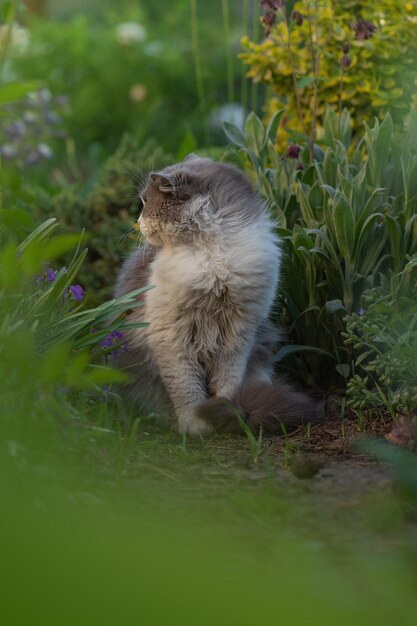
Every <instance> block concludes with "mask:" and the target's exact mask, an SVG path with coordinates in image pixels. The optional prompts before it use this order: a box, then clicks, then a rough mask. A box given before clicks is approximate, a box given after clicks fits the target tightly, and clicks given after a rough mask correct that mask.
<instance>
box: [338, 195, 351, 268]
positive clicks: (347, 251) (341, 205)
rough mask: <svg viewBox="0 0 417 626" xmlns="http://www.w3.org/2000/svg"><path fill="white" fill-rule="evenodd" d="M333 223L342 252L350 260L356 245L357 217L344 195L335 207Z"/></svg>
mask: <svg viewBox="0 0 417 626" xmlns="http://www.w3.org/2000/svg"><path fill="white" fill-rule="evenodd" d="M333 224H334V229H335V233H336V239H337V245H338V246H339V250H340V253H341V255H342V256H343V258H344V259H345V260H346V261H347V262H350V260H351V258H352V253H353V248H354V245H355V218H354V216H353V211H352V209H351V207H350V206H349V204H348V202H347V201H346V199H345V198H344V196H339V198H338V200H337V201H336V203H335V205H334V207H333Z"/></svg>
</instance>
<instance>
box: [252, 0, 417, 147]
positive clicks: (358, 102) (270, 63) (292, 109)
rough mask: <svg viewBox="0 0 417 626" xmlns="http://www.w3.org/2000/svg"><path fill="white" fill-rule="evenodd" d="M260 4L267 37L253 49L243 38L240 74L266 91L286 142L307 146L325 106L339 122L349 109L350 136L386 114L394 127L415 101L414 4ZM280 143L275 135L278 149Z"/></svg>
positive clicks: (357, 0) (307, 0)
mask: <svg viewBox="0 0 417 626" xmlns="http://www.w3.org/2000/svg"><path fill="white" fill-rule="evenodd" d="M261 4H262V6H263V7H264V17H263V24H264V27H265V30H266V34H267V36H266V38H265V39H264V40H263V41H262V42H261V43H257V42H255V41H252V40H251V39H249V37H244V38H243V40H242V43H243V47H244V52H243V53H242V54H241V55H240V56H241V59H242V60H243V62H244V63H245V64H246V65H248V66H249V72H248V76H249V77H251V78H252V79H253V80H254V81H256V82H258V83H259V82H262V83H265V84H266V85H268V87H270V88H271V92H272V94H273V95H272V97H271V98H270V100H269V103H268V106H267V109H268V112H269V115H271V114H272V113H273V112H274V111H275V110H277V109H281V108H282V107H285V109H286V112H285V118H284V126H283V128H285V130H286V131H287V133H290V138H291V136H292V137H293V138H294V137H295V138H298V139H299V138H300V133H301V134H302V135H304V137H305V138H307V137H310V136H311V141H312V142H314V140H315V130H316V126H317V127H319V130H320V129H322V127H323V118H324V114H325V110H326V106H331V107H332V108H333V110H334V111H335V112H338V113H339V116H340V115H341V112H342V109H343V107H344V106H349V110H350V113H351V115H352V118H353V120H354V122H355V124H354V131H355V132H358V131H359V130H360V125H361V123H362V121H363V120H366V121H367V122H368V123H369V122H371V121H372V119H373V117H374V116H377V117H384V116H385V115H386V114H387V113H388V112H390V113H391V116H392V118H393V121H394V123H395V124H396V125H397V126H398V127H401V126H402V121H403V117H404V115H405V113H406V111H407V109H408V108H409V107H410V105H412V104H413V105H414V103H415V93H414V92H415V90H414V84H415V80H416V78H417V71H416V68H415V63H414V59H415V56H416V53H417V48H416V39H415V26H416V22H417V7H416V4H415V3H414V2H402V1H401V0H382V2H379V3H378V7H377V8H376V9H375V7H374V6H372V5H371V4H370V3H369V2H365V1H363V0H347V1H345V2H343V3H341V2H333V1H332V0H325V1H324V2H322V1H321V2H318V1H316V0H303V1H299V2H294V1H293V0H284V1H283V2H274V1H269V0H266V1H265V2H262V3H261ZM295 131H296V132H295ZM297 133H298V134H297ZM287 138H288V135H287V134H286V133H285V132H284V130H282V131H281V133H280V135H279V141H280V144H281V145H282V144H285V143H286V141H287ZM311 156H312V155H311Z"/></svg>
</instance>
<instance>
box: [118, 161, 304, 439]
mask: <svg viewBox="0 0 417 626" xmlns="http://www.w3.org/2000/svg"><path fill="white" fill-rule="evenodd" d="M141 198H142V201H143V211H142V213H141V215H140V217H139V220H138V221H139V225H140V230H141V232H142V233H143V235H144V236H145V238H146V240H147V243H146V244H145V245H144V246H140V247H139V249H137V250H136V251H135V252H134V253H133V254H132V255H131V256H130V258H129V259H128V260H127V262H126V263H125V265H124V267H123V269H122V271H121V274H120V277H119V279H118V282H117V285H116V289H115V295H116V296H121V295H123V294H125V293H128V292H129V291H132V290H134V289H138V288H140V287H144V286H146V285H155V288H153V289H150V290H149V291H146V292H145V294H144V296H143V302H144V306H143V307H140V308H138V309H135V310H134V311H133V312H132V313H131V315H130V318H129V321H130V322H138V321H147V322H149V323H150V325H149V326H148V327H146V328H140V329H137V330H131V331H129V337H128V343H129V351H128V352H126V353H122V354H121V356H120V357H119V366H120V367H123V368H126V370H127V371H128V373H129V375H130V384H129V385H128V387H127V389H126V394H127V396H128V398H129V399H130V401H131V402H132V403H133V404H134V405H135V406H136V407H137V409H138V410H139V411H141V412H142V413H144V414H149V413H153V414H155V415H156V417H157V418H159V420H169V421H171V422H174V423H175V424H176V426H177V428H178V430H179V432H180V433H188V434H191V435H199V434H204V433H207V432H209V431H211V430H229V431H232V430H238V429H239V424H238V420H237V417H236V413H237V412H239V413H240V415H241V416H242V418H243V419H244V420H245V421H246V422H247V424H248V425H249V427H250V428H251V429H252V430H253V431H257V430H259V428H260V427H261V426H262V427H263V429H264V430H265V431H267V432H280V431H281V422H282V423H283V424H284V425H286V426H287V427H288V426H294V425H296V424H300V423H301V422H303V421H304V420H305V421H314V420H315V419H316V413H315V406H314V404H313V402H312V401H311V400H310V399H309V398H308V397H307V396H305V395H304V394H302V393H298V392H296V391H295V390H293V389H292V388H291V387H290V386H289V385H288V384H287V383H285V382H283V381H282V380H281V379H279V378H277V377H276V375H275V374H274V367H273V355H274V350H275V347H276V344H277V331H276V329H275V328H274V326H273V324H272V323H271V322H270V321H269V319H268V316H269V314H270V311H271V307H272V305H273V302H274V298H275V294H276V290H277V285H278V277H279V268H280V261H281V252H280V247H279V242H278V240H277V237H276V235H275V234H274V224H273V222H272V220H271V218H270V216H269V215H268V213H267V211H266V209H265V206H264V204H263V202H262V201H261V200H260V198H259V197H257V196H256V194H255V193H254V191H253V189H252V187H251V185H250V184H249V182H248V181H247V179H246V178H245V176H244V175H243V174H242V172H240V171H239V170H238V169H237V168H235V167H234V166H232V165H230V164H227V163H218V162H214V161H212V160H210V159H205V158H199V157H196V156H194V155H189V156H188V157H186V158H185V159H184V161H183V162H181V163H178V164H176V165H172V166H170V167H167V168H165V169H164V170H162V171H161V172H158V173H153V174H151V175H150V177H149V181H148V184H147V186H146V188H145V189H144V190H143V191H142V193H141Z"/></svg>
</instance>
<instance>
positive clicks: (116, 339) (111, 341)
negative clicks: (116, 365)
mask: <svg viewBox="0 0 417 626" xmlns="http://www.w3.org/2000/svg"><path fill="white" fill-rule="evenodd" d="M123 338H124V334H123V333H122V332H120V330H113V331H112V332H111V333H109V334H108V335H106V336H105V337H104V339H102V340H101V341H99V342H98V345H99V347H100V348H114V349H113V350H112V351H111V352H110V356H111V357H115V356H117V355H118V354H119V352H120V350H121V351H122V352H128V351H129V347H128V345H127V343H124V344H121V343H120V342H121V340H122V339H123Z"/></svg>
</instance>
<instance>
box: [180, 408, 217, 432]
mask: <svg viewBox="0 0 417 626" xmlns="http://www.w3.org/2000/svg"><path fill="white" fill-rule="evenodd" d="M178 432H179V433H180V434H181V435H190V436H191V437H201V436H202V435H208V434H209V433H211V432H213V427H212V426H210V424H207V422H205V421H204V420H202V419H200V418H199V417H197V416H196V415H195V414H194V413H192V414H188V415H187V414H186V415H181V417H180V418H179V420H178Z"/></svg>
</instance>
